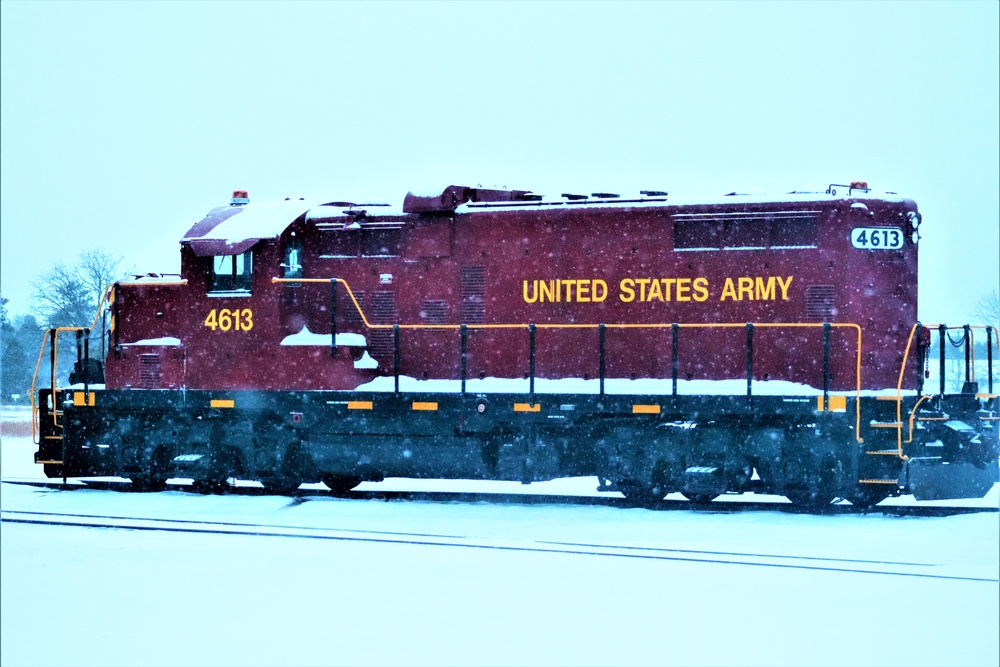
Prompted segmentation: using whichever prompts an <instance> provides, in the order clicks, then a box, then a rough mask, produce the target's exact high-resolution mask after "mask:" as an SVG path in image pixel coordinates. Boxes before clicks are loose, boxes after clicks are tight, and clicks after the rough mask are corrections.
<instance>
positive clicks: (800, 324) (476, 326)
mask: <svg viewBox="0 0 1000 667" xmlns="http://www.w3.org/2000/svg"><path fill="white" fill-rule="evenodd" d="M334 282H336V283H338V284H340V285H343V286H344V287H345V288H346V289H347V295H348V296H349V297H350V299H351V303H353V304H354V308H355V309H356V310H357V311H358V315H359V316H360V317H361V321H362V322H363V323H364V325H365V327H366V328H368V329H393V328H395V327H397V326H398V327H399V328H400V329H439V330H455V329H460V328H461V327H462V326H463V325H461V324H372V323H371V322H369V321H368V318H367V317H366V316H365V312H364V310H362V308H361V304H359V303H358V300H357V298H356V297H355V296H354V291H353V290H352V289H351V286H350V285H349V284H348V283H347V281H346V280H344V279H343V278H271V283H272V284H279V283H315V284H325V285H329V284H331V283H334ZM750 324H753V326H754V327H764V328H782V327H786V328H818V327H822V326H823V323H821V322H788V323H779V322H760V323H757V322H751V323H750ZM465 326H466V327H467V328H468V329H526V328H528V327H530V326H531V325H530V324H528V323H516V324H510V323H508V324H467V325H465ZM600 326H601V325H600V324H579V323H563V324H535V327H536V328H538V329H597V328H599V327H600ZM604 326H605V327H606V328H609V329H667V328H670V327H672V326H673V323H650V324H624V323H620V324H605V325H604ZM677 326H678V328H682V329H698V328H705V329H709V328H743V327H746V324H745V323H739V322H732V323H730V322H725V323H723V322H720V323H708V324H692V323H685V324H680V323H678V325H677ZM830 326H831V327H835V328H848V329H854V330H855V331H856V332H857V335H858V336H857V349H858V352H857V358H856V362H855V377H856V387H855V398H856V400H855V405H854V413H855V420H854V438H855V440H857V442H859V443H862V442H864V439H863V438H862V437H861V327H860V326H859V325H857V324H853V323H847V322H838V323H830Z"/></svg>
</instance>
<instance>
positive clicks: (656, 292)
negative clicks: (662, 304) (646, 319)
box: [646, 279, 663, 301]
mask: <svg viewBox="0 0 1000 667" xmlns="http://www.w3.org/2000/svg"><path fill="white" fill-rule="evenodd" d="M653 299H656V300H657V301H663V292H661V291H660V281H659V280H656V279H653V280H652V281H650V283H649V298H648V299H646V300H647V301H652V300H653Z"/></svg>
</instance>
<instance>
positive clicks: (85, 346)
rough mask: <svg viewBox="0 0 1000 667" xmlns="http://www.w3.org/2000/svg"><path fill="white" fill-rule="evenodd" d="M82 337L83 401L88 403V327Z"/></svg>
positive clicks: (85, 403)
mask: <svg viewBox="0 0 1000 667" xmlns="http://www.w3.org/2000/svg"><path fill="white" fill-rule="evenodd" d="M86 334H87V335H86V336H85V337H84V339H83V402H84V405H90V329H87V330H86Z"/></svg>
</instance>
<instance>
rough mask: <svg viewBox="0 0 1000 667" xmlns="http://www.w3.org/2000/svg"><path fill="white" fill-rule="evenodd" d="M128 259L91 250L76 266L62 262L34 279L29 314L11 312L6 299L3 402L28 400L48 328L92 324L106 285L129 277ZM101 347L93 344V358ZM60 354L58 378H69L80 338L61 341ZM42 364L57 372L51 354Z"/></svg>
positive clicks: (1, 344) (0, 316) (0, 372)
mask: <svg viewBox="0 0 1000 667" xmlns="http://www.w3.org/2000/svg"><path fill="white" fill-rule="evenodd" d="M123 261H124V260H123V258H121V257H113V256H112V255H110V254H108V253H106V252H104V251H101V250H88V251H86V252H83V253H81V254H80V256H79V257H78V258H77V261H76V262H75V263H74V264H65V263H63V262H56V263H55V264H53V265H52V268H51V269H49V270H48V271H47V272H45V273H44V274H42V276H41V277H40V278H39V279H38V280H37V281H36V282H35V283H34V293H33V299H32V309H31V312H30V313H27V314H21V315H11V313H10V312H9V310H8V307H7V306H8V303H9V301H8V299H6V298H2V297H0V401H2V402H3V403H7V404H9V403H26V402H28V400H29V399H28V395H27V394H28V390H29V388H30V387H31V379H32V376H33V374H34V372H35V365H36V363H37V362H38V353H39V350H40V349H41V344H42V337H43V334H44V332H45V331H46V330H47V329H49V328H55V327H80V326H90V324H91V323H92V322H93V321H94V314H95V313H96V312H97V305H98V303H99V302H100V299H101V294H102V292H103V291H104V288H105V287H107V286H108V285H109V284H111V283H113V282H115V281H116V280H121V279H122V278H125V277H127V275H128V274H127V273H126V271H125V270H124V269H123V268H122V263H123ZM99 347H100V343H98V344H97V345H94V346H93V349H92V351H91V356H93V357H96V356H99V355H100V350H99V349H98V348H99ZM59 352H60V355H59V356H60V358H59V360H58V362H57V364H56V365H57V370H58V371H59V376H58V377H59V379H60V380H61V381H64V382H65V380H66V378H67V376H68V375H69V371H70V370H71V369H72V365H73V360H74V359H75V357H76V345H75V341H72V340H71V338H70V337H64V338H63V339H61V342H60V348H59ZM42 362H43V364H42V365H43V368H44V369H45V370H44V372H45V373H51V370H49V369H50V367H49V359H48V354H46V356H45V358H44V359H43V360H42ZM46 384H47V383H46Z"/></svg>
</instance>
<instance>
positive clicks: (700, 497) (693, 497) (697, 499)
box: [681, 491, 719, 505]
mask: <svg viewBox="0 0 1000 667" xmlns="http://www.w3.org/2000/svg"><path fill="white" fill-rule="evenodd" d="M681 494H682V495H683V496H684V497H685V498H687V499H688V500H689V501H690V502H692V503H696V504H698V505H707V504H708V503H710V502H712V501H713V500H715V499H716V498H718V497H719V496H718V495H716V494H714V493H687V492H685V491H682V492H681Z"/></svg>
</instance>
